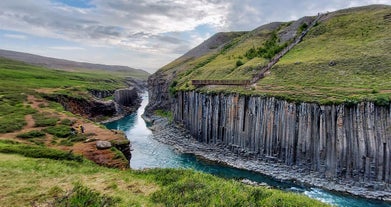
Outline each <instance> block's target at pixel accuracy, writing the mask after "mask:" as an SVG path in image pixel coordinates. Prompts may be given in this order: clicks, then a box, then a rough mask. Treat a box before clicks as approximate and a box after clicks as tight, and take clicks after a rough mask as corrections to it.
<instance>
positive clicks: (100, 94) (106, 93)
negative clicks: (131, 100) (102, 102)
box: [88, 89, 114, 99]
mask: <svg viewBox="0 0 391 207" xmlns="http://www.w3.org/2000/svg"><path fill="white" fill-rule="evenodd" d="M88 92H89V93H90V94H91V95H93V96H94V97H95V98H98V99H104V98H107V97H110V96H112V95H113V94H114V90H95V89H89V90H88Z"/></svg>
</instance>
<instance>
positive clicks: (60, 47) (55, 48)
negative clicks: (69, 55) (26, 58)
mask: <svg viewBox="0 0 391 207" xmlns="http://www.w3.org/2000/svg"><path fill="white" fill-rule="evenodd" d="M49 49H54V50H84V48H82V47H73V46H53V47H49Z"/></svg>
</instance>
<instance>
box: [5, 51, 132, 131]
mask: <svg viewBox="0 0 391 207" xmlns="http://www.w3.org/2000/svg"><path fill="white" fill-rule="evenodd" d="M126 75H127V76H129V74H124V73H123V72H109V71H106V72H105V71H98V72H97V71H95V72H94V71H90V72H85V71H84V72H67V71H61V70H54V69H48V68H43V67H38V66H32V65H29V64H25V63H22V62H18V61H13V60H9V59H4V58H0V76H1V81H0V126H1V128H0V133H5V132H12V131H15V130H18V129H21V128H22V127H23V126H24V125H25V124H26V123H25V120H24V116H25V115H27V114H34V113H36V110H34V109H32V108H31V107H28V106H26V105H24V104H23V103H24V102H26V101H27V99H26V97H27V95H28V94H33V95H36V96H39V94H38V93H37V91H36V90H37V89H40V90H41V89H43V90H48V91H55V92H56V93H60V94H61V93H62V94H68V95H70V96H73V97H84V98H88V97H89V96H90V95H89V93H87V90H90V89H95V90H113V89H118V88H124V87H126V84H125V82H124V81H125V76H126ZM53 107H57V108H58V106H57V105H56V104H55V103H53ZM35 116H38V115H35ZM44 120H45V121H48V120H47V119H46V118H45V119H44Z"/></svg>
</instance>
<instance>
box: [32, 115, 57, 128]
mask: <svg viewBox="0 0 391 207" xmlns="http://www.w3.org/2000/svg"><path fill="white" fill-rule="evenodd" d="M33 119H34V121H35V125H34V126H36V127H46V126H54V125H56V124H57V121H58V120H59V118H57V117H50V116H46V115H44V114H34V115H33Z"/></svg>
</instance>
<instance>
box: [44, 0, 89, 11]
mask: <svg viewBox="0 0 391 207" xmlns="http://www.w3.org/2000/svg"><path fill="white" fill-rule="evenodd" d="M52 2H57V3H61V4H64V5H67V6H71V7H76V8H83V9H85V8H93V7H94V6H93V5H92V4H91V0H52Z"/></svg>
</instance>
